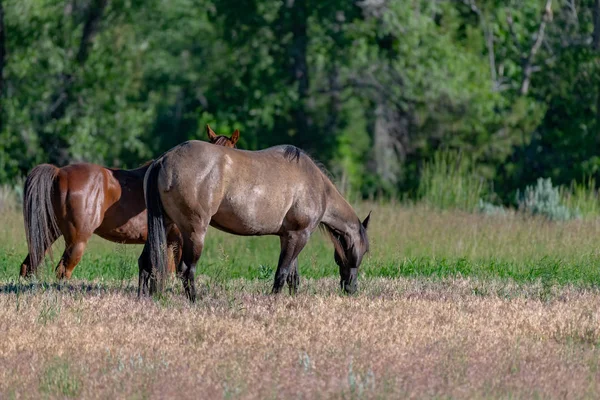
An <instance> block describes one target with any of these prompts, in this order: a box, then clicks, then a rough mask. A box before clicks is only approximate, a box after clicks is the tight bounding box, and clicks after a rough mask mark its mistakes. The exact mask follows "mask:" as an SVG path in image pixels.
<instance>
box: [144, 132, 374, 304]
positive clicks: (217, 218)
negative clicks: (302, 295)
mask: <svg viewBox="0 0 600 400" xmlns="http://www.w3.org/2000/svg"><path fill="white" fill-rule="evenodd" d="M144 190H145V194H146V206H147V207H148V241H147V242H146V246H145V247H144V253H142V256H140V262H139V264H140V292H141V293H143V294H146V293H148V292H149V293H153V292H154V291H156V290H162V287H163V277H164V272H165V269H166V268H165V266H166V264H167V257H166V253H165V252H164V248H165V245H166V243H167V241H168V232H169V230H170V227H171V226H172V224H173V223H174V224H176V225H177V227H178V228H179V229H180V231H181V234H182V236H183V259H182V264H181V278H182V280H183V286H184V288H185V292H186V294H187V296H188V297H189V299H190V300H191V301H195V299H196V288H195V283H194V274H195V270H196V264H197V262H198V260H199V258H200V255H201V254H202V249H203V247H204V237H205V235H206V231H207V228H208V226H209V225H211V226H213V227H215V228H217V229H220V230H222V231H225V232H229V233H232V234H236V235H246V236H250V235H252V236H255V235H277V236H279V238H280V243H281V253H280V255H279V263H278V265H277V272H276V274H275V282H274V284H273V292H274V293H279V292H280V291H281V289H282V287H283V285H284V284H285V283H286V281H287V283H288V286H289V288H290V292H291V293H294V292H296V290H297V288H298V283H299V277H298V272H297V268H298V258H297V257H298V254H299V253H300V251H301V250H302V249H303V248H304V246H305V245H306V243H307V241H308V239H309V237H310V235H311V234H312V233H313V232H314V230H315V229H316V228H317V227H318V226H319V225H321V226H322V227H323V228H324V229H325V230H326V231H327V232H329V234H330V237H331V240H332V242H333V244H334V248H335V253H334V259H335V261H336V263H337V264H338V266H339V269H340V277H341V281H340V285H341V287H342V289H344V290H345V291H346V292H348V293H353V292H354V291H356V286H357V285H356V278H357V273H358V267H359V265H360V263H361V261H362V258H363V256H364V254H365V252H367V251H368V249H369V240H368V238H367V226H368V223H369V217H370V214H369V216H367V218H366V219H365V220H364V221H363V222H361V221H360V220H359V218H358V217H357V215H356V213H355V212H354V210H353V209H352V207H351V206H350V205H349V204H348V202H346V200H345V199H344V198H343V197H342V195H341V194H340V193H339V192H338V190H337V189H336V187H335V185H334V184H333V183H332V182H331V180H330V179H329V178H328V177H327V175H326V174H325V173H324V172H323V171H322V170H321V169H320V168H319V167H318V166H317V165H316V164H315V163H314V161H313V160H312V159H311V158H310V157H309V156H308V155H306V154H305V153H303V152H302V151H301V150H299V149H297V148H296V147H293V146H277V147H272V148H269V149H266V150H261V151H244V150H235V149H227V148H223V147H219V148H214V147H211V146H210V145H209V144H207V143H205V142H199V141H189V142H185V143H183V144H181V145H179V146H177V147H175V148H173V149H171V150H170V151H168V152H167V153H165V154H164V155H163V156H162V157H160V158H159V159H158V160H156V161H154V162H153V163H152V165H151V166H150V168H149V169H148V171H147V172H146V178H145V182H144ZM147 260H150V264H146V263H145V262H146V261H147Z"/></svg>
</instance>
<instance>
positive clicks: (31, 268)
mask: <svg viewBox="0 0 600 400" xmlns="http://www.w3.org/2000/svg"><path fill="white" fill-rule="evenodd" d="M60 236H61V234H60V233H58V234H55V235H53V236H52V237H51V239H50V240H51V243H50V245H49V246H47V247H46V249H44V257H45V256H46V255H47V254H48V253H49V252H50V248H51V247H52V245H53V244H54V242H56V241H57V240H58V238H59V237H60ZM38 267H39V265H33V264H32V263H31V255H30V254H27V257H25V260H23V262H22V263H21V273H20V275H21V277H23V278H29V277H31V276H32V275H34V274H35V273H36V272H37V269H38Z"/></svg>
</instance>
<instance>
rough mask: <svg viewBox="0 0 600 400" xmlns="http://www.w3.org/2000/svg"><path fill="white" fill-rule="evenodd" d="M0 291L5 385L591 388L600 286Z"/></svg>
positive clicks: (473, 390) (17, 391)
mask: <svg viewBox="0 0 600 400" xmlns="http://www.w3.org/2000/svg"><path fill="white" fill-rule="evenodd" d="M209 283H210V282H204V283H203V284H202V285H201V286H202V290H201V291H202V292H203V293H204V295H203V299H202V301H200V302H199V303H198V304H196V305H189V304H188V303H187V302H186V301H185V300H184V299H183V298H182V296H179V295H171V294H168V295H166V296H165V297H164V298H162V299H160V300H154V301H152V300H146V301H138V300H137V299H136V297H135V294H134V290H133V289H134V287H135V285H134V284H133V283H130V286H125V287H112V286H105V285H103V284H90V283H87V282H74V283H72V284H71V285H69V286H64V287H61V288H60V289H61V290H57V289H56V288H46V289H44V288H42V287H36V286H35V285H31V286H27V287H24V288H21V290H20V291H17V287H14V286H10V285H4V286H2V291H1V292H0V335H1V337H2V341H0V360H2V362H1V363H0V398H11V397H12V398H38V397H40V396H48V397H53V398H56V397H59V398H64V397H83V398H116V397H117V398H140V397H142V398H166V397H174V396H179V397H182V398H311V399H312V398H399V397H403V398H404V397H410V398H424V397H425V398H431V397H456V398H472V397H478V398H480V397H486V398H487V397H491V398H498V397H502V398H506V397H514V398H532V397H540V398H586V397H587V398H597V397H598V394H599V391H600V379H598V378H599V376H598V375H599V374H600V371H599V368H598V367H599V365H600V358H599V357H600V351H599V349H598V343H600V324H599V322H600V312H599V311H598V310H600V292H598V291H586V290H582V289H577V288H570V287H561V288H558V287H556V288H553V289H552V290H551V291H550V294H549V295H546V296H540V293H542V292H547V288H543V287H537V286H536V285H530V286H522V285H521V286H519V285H514V284H510V283H506V282H505V283H502V282H489V281H488V282H480V281H475V280H445V281H438V282H431V281H426V280H415V279H411V280H406V279H398V280H389V279H388V280H383V279H381V280H379V279H376V280H365V281H363V282H362V290H361V294H360V295H359V296H357V297H350V298H349V297H345V296H340V295H338V294H337V293H336V292H335V291H334V290H332V289H333V288H334V287H335V286H336V282H335V281H334V280H330V279H325V280H318V281H309V282H307V283H306V284H305V285H304V286H303V290H302V293H301V294H300V295H298V296H297V297H289V296H280V297H272V296H269V295H264V294H263V293H264V291H265V290H267V288H268V283H265V282H259V281H242V280H239V281H230V282H228V283H226V284H223V285H222V286H218V285H217V286H214V285H213V286H211V285H209Z"/></svg>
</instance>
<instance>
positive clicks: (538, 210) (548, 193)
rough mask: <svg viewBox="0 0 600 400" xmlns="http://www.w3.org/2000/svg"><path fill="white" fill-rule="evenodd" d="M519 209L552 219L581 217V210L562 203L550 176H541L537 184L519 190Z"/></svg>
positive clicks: (562, 219)
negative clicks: (544, 177)
mask: <svg viewBox="0 0 600 400" xmlns="http://www.w3.org/2000/svg"><path fill="white" fill-rule="evenodd" d="M517 204H518V205H519V210H520V211H522V212H525V213H528V214H531V215H540V216H544V217H546V218H548V219H549V220H552V221H566V220H569V219H573V218H578V217H579V212H578V211H576V210H575V211H574V210H570V209H569V208H568V207H566V206H564V205H563V204H561V199H560V192H559V189H558V188H557V187H554V186H552V180H551V179H550V178H547V179H543V178H539V179H538V180H537V183H536V185H535V186H527V187H526V188H525V191H524V192H523V193H521V192H520V191H517Z"/></svg>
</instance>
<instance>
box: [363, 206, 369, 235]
mask: <svg viewBox="0 0 600 400" xmlns="http://www.w3.org/2000/svg"><path fill="white" fill-rule="evenodd" d="M370 219H371V211H369V215H367V218H365V220H364V221H363V222H362V226H363V228H365V231H366V230H367V228H368V227H369V220H370Z"/></svg>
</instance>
